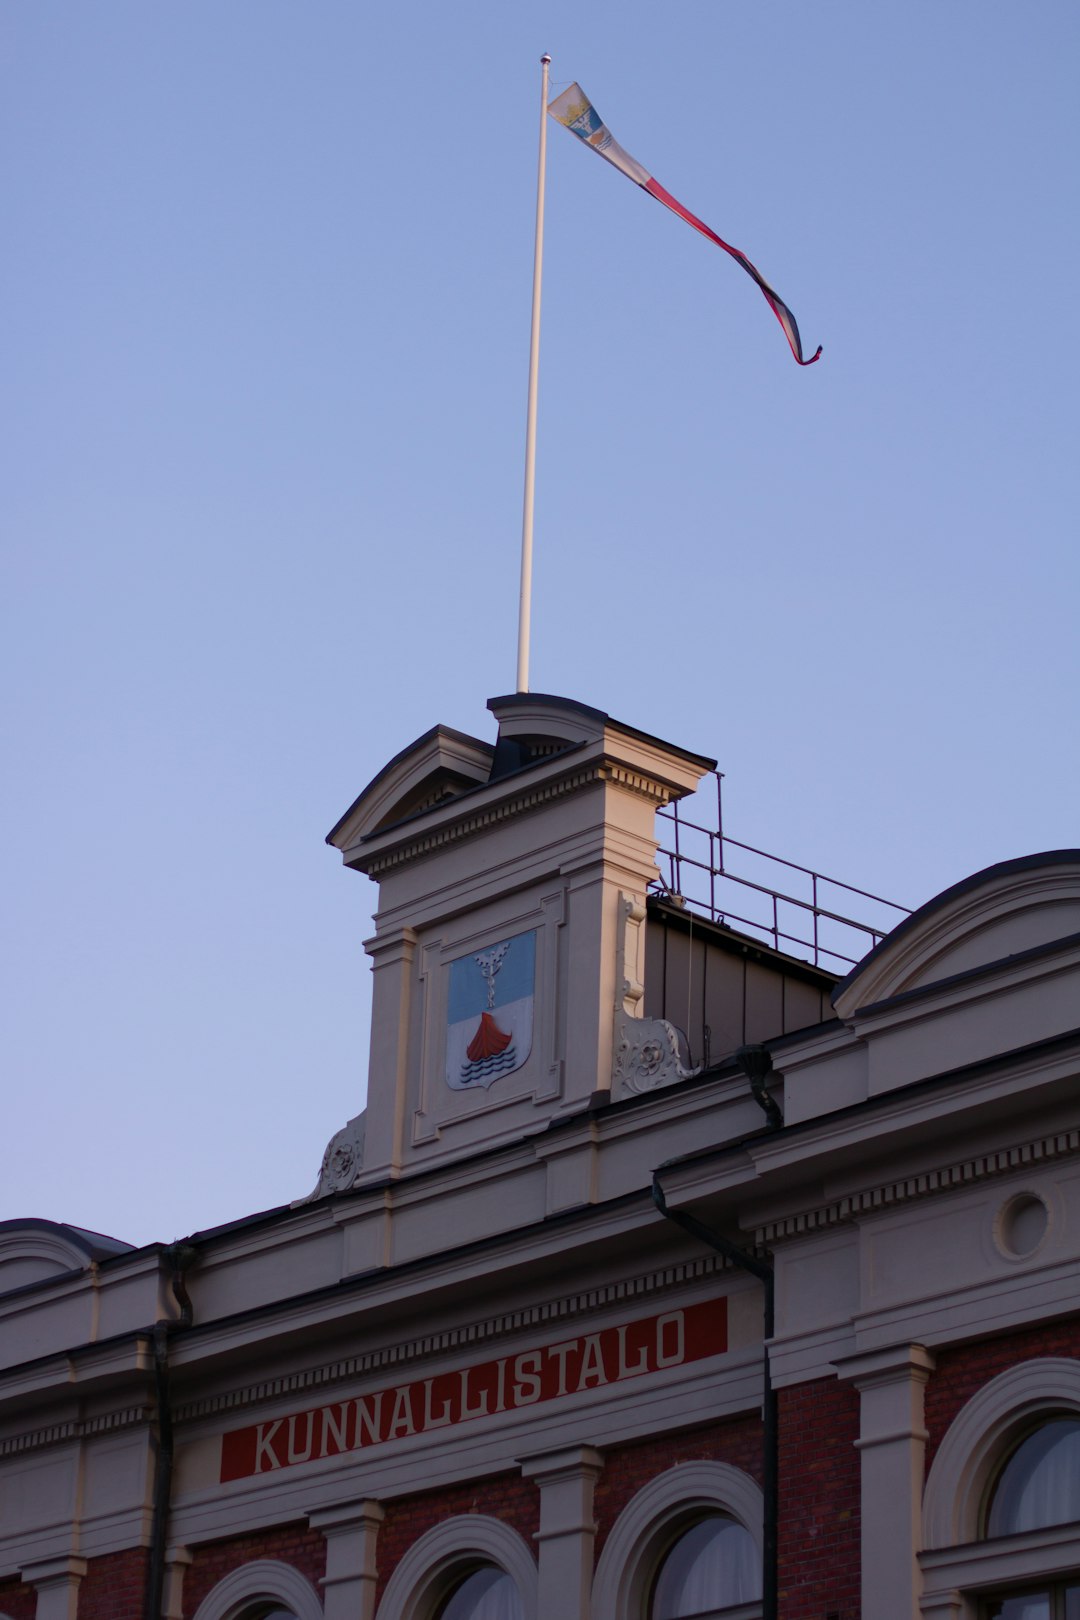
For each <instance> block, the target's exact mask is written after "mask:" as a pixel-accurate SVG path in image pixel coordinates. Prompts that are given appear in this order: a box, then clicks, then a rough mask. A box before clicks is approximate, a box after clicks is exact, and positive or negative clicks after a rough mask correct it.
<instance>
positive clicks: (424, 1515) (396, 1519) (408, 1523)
mask: <svg viewBox="0 0 1080 1620" xmlns="http://www.w3.org/2000/svg"><path fill="white" fill-rule="evenodd" d="M463 1513H484V1514H486V1515H487V1516H488V1517H489V1518H492V1519H498V1520H499V1521H500V1522H501V1523H502V1524H508V1525H509V1526H510V1527H511V1529H513V1530H516V1531H517V1532H518V1534H519V1535H520V1536H522V1537H523V1538H524V1540H525V1542H526V1543H527V1545H528V1546H529V1548H530V1549H532V1550H533V1551H535V1542H534V1540H533V1537H534V1536H535V1535H536V1532H537V1530H539V1528H540V1492H539V1489H538V1487H537V1486H536V1485H534V1484H533V1482H532V1480H528V1479H522V1478H521V1476H520V1474H497V1475H495V1476H494V1477H493V1478H491V1479H480V1480H477V1481H476V1482H475V1483H473V1484H468V1485H454V1486H452V1487H450V1488H449V1489H445V1490H439V1491H425V1492H424V1493H423V1494H422V1495H420V1496H407V1497H402V1498H401V1499H400V1500H398V1501H396V1502H388V1503H387V1504H386V1518H385V1519H384V1520H383V1523H382V1524H381V1526H380V1527H379V1540H378V1553H377V1558H376V1561H377V1563H378V1566H379V1590H378V1601H379V1602H381V1601H382V1595H383V1591H384V1589H385V1587H386V1583H387V1581H388V1580H389V1579H390V1577H391V1575H392V1574H393V1573H394V1570H395V1569H396V1568H397V1566H398V1563H399V1562H400V1560H401V1559H402V1558H403V1557H404V1555H405V1553H407V1552H408V1550H409V1548H410V1547H411V1546H412V1544H413V1542H414V1541H417V1540H419V1538H420V1537H421V1536H422V1535H424V1533H425V1532H426V1531H428V1530H430V1529H431V1528H432V1526H433V1525H436V1524H441V1523H442V1521H443V1520H444V1519H456V1518H457V1517H458V1516H459V1515H460V1514H463Z"/></svg>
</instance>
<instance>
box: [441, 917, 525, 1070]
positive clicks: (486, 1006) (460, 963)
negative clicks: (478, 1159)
mask: <svg viewBox="0 0 1080 1620" xmlns="http://www.w3.org/2000/svg"><path fill="white" fill-rule="evenodd" d="M535 989H536V930H535V929H532V930H530V932H529V933H527V934H514V935H512V936H511V937H510V938H509V939H501V940H499V941H497V942H496V944H494V945H491V946H489V947H488V948H487V950H484V951H479V952H476V953H475V954H473V955H470V956H461V957H459V958H458V959H457V961H456V962H451V963H450V987H449V996H448V1003H447V1015H446V1083H447V1085H448V1086H449V1087H450V1089H451V1091H472V1090H475V1089H476V1088H483V1089H484V1090H486V1089H487V1088H488V1086H491V1085H494V1083H495V1081H496V1080H501V1079H503V1078H504V1077H505V1076H506V1075H508V1074H513V1073H514V1071H515V1069H520V1068H521V1066H522V1064H523V1063H524V1062H525V1060H526V1059H527V1058H528V1056H529V1053H530V1052H531V1051H532V1034H533V1003H534V1000H535Z"/></svg>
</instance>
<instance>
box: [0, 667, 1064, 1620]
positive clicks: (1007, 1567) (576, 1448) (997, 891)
mask: <svg viewBox="0 0 1080 1620" xmlns="http://www.w3.org/2000/svg"><path fill="white" fill-rule="evenodd" d="M489 707H490V708H491V709H492V711H493V713H494V717H495V720H496V722H497V726H498V734H497V740H496V742H495V743H494V744H489V743H486V742H483V741H481V740H478V739H476V738H474V737H469V736H465V735H463V734H461V733H458V732H453V731H449V730H447V729H446V728H442V727H436V728H435V729H433V730H432V731H431V732H429V733H427V734H426V735H425V736H424V737H422V738H420V739H419V740H418V741H417V742H416V743H415V744H413V745H412V746H411V747H410V748H408V749H406V750H404V751H403V752H402V753H401V754H399V755H398V756H397V757H396V758H395V759H394V760H392V761H391V762H390V763H389V764H388V765H387V766H386V767H385V769H384V770H382V771H381V772H380V773H379V775H378V776H376V777H375V779H374V780H373V781H372V782H371V783H370V784H369V786H368V787H367V788H366V789H365V790H364V791H363V792H362V793H361V794H360V796H359V798H358V799H357V800H356V802H355V803H354V804H353V805H352V807H351V808H350V809H349V810H348V812H347V813H346V814H345V815H344V816H343V817H342V818H341V820H340V821H339V822H338V823H337V825H336V826H335V828H334V829H333V831H332V833H331V834H330V839H329V841H330V842H331V843H332V844H333V845H334V847H335V848H336V849H338V850H339V851H340V852H341V855H342V858H343V860H344V863H345V865H346V866H348V867H350V868H352V869H354V870H356V871H358V872H360V873H365V874H367V875H368V876H369V877H371V878H373V879H374V880H375V881H376V883H377V884H378V909H377V912H376V916H375V931H374V934H373V936H372V938H371V939H370V940H369V941H368V942H367V949H368V951H369V954H370V956H371V961H372V970H373V974H374V997H373V1010H372V1032H371V1052H370V1065H369V1089H368V1102H367V1108H366V1110H365V1112H364V1113H363V1114H362V1115H358V1116H357V1117H356V1118H355V1119H353V1120H350V1121H349V1122H347V1124H346V1125H344V1126H343V1128H342V1129H341V1130H339V1131H338V1132H337V1134H336V1135H335V1136H334V1137H333V1138H332V1139H331V1141H330V1143H329V1145H328V1147H327V1151H326V1155H325V1157H324V1160H323V1163H322V1167H321V1169H320V1172H319V1177H318V1183H317V1186H316V1187H315V1189H314V1191H313V1192H312V1193H310V1194H309V1195H308V1196H307V1197H304V1198H300V1199H299V1200H297V1201H296V1202H294V1203H289V1204H285V1205H283V1206H282V1207H280V1208H278V1209H274V1210H270V1211H266V1212H263V1213H261V1214H258V1215H255V1216H252V1217H250V1218H248V1219H246V1220H242V1221H239V1222H236V1223H233V1224H231V1225H228V1226H225V1227H221V1228H217V1229H214V1230H211V1231H206V1232H201V1233H196V1234H194V1235H193V1236H192V1237H191V1238H190V1239H188V1240H187V1241H186V1242H184V1243H182V1244H174V1245H171V1246H168V1247H166V1246H163V1245H150V1246H148V1247H146V1248H141V1249H132V1248H130V1247H128V1246H126V1245H124V1244H122V1243H119V1242H117V1241H114V1240H110V1239H104V1238H100V1237H98V1236H97V1235H96V1234H92V1233H86V1232H81V1231H77V1230H76V1229H74V1228H70V1227H62V1226H59V1225H54V1224H53V1223H50V1222H47V1221H40V1220H38V1221H25V1222H7V1223H5V1224H3V1225H0V1320H2V1323H3V1328H2V1332H0V1617H6V1620H136V1617H138V1620H142V1617H143V1616H150V1617H155V1620H157V1617H167V1620H269V1617H270V1616H276V1617H281V1620H284V1617H294V1620H716V1617H719V1616H724V1617H725V1620H777V1617H780V1620H856V1617H858V1616H862V1617H864V1620H915V1617H918V1616H925V1617H933V1620H992V1617H998V1620H1078V1617H1080V1299H1078V1297H1077V1279H1078V1275H1080V1271H1078V1261H1080V1105H1078V1098H1077V1087H1078V1075H1080V1028H1078V1027H1077V1026H1078V1024H1080V1019H1078V1016H1077V1013H1078V1007H1080V852H1078V851H1075V850H1074V851H1054V852H1050V853H1047V854H1042V855H1034V856H1030V857H1027V858H1022V859H1019V860H1015V861H1011V862H1007V863H1005V864H1003V865H1000V866H997V867H993V868H990V869H989V870H987V871H984V872H981V873H978V874H976V875H975V876H974V877H970V878H967V879H965V880H964V881H961V882H959V883H958V884H956V885H955V887H953V888H951V889H949V890H947V891H946V892H945V893H944V894H942V895H939V896H938V897H937V898H936V899H934V900H932V901H931V902H930V903H929V904H927V905H925V906H923V907H922V908H921V909H920V910H919V911H917V912H915V913H914V914H913V915H911V916H910V917H906V918H904V919H903V920H902V921H900V922H899V924H898V925H897V926H896V927H894V928H892V930H891V931H890V932H888V933H886V934H885V936H884V937H883V938H881V939H880V940H879V941H878V943H877V944H876V945H874V947H873V949H871V950H870V951H869V953H868V954H866V955H864V956H863V957H862V959H861V960H860V961H859V962H858V963H857V965H856V966H855V967H854V968H853V969H852V970H851V971H850V972H849V973H848V974H847V975H846V976H845V977H843V978H840V977H838V976H837V975H836V974H835V973H832V972H830V971H827V970H826V969H825V968H824V967H822V966H821V965H820V963H819V962H816V961H813V960H810V961H808V960H805V959H803V958H801V957H800V956H799V955H798V954H797V952H796V951H792V950H786V949H783V948H782V946H783V945H784V943H785V941H784V939H783V937H782V935H781V933H780V932H779V931H778V930H774V932H773V934H772V936H771V937H763V935H762V934H761V932H760V931H757V932H755V931H753V930H750V929H748V928H745V927H739V926H734V925H733V924H732V921H731V919H730V917H728V918H726V919H725V918H724V917H723V916H722V915H720V914H719V913H718V912H717V910H716V907H715V906H714V907H713V908H712V911H711V913H710V915H708V916H704V915H699V914H695V912H694V910H693V908H692V907H688V906H687V905H686V904H685V902H684V898H683V897H682V896H681V895H680V894H678V893H673V892H671V887H672V886H671V885H669V887H668V889H666V890H664V891H662V892H658V887H657V881H656V880H657V865H656V850H657V831H656V816H657V812H658V810H661V809H663V808H664V807H665V806H668V805H670V804H673V803H675V802H677V801H679V800H680V799H682V798H684V797H685V796H686V795H688V794H690V793H692V792H693V791H694V790H695V789H696V788H697V787H698V785H699V783H700V781H701V780H702V778H703V776H705V774H706V773H707V772H708V771H709V770H710V769H711V767H712V764H713V762H712V761H711V760H708V759H705V758H704V757H702V756H700V755H697V754H693V753H690V752H688V751H686V750H685V749H682V748H678V747H675V746H673V745H671V744H668V743H665V742H663V741H661V740H659V739H657V738H654V737H650V736H647V735H645V734H643V733H641V732H639V731H637V730H635V729H634V728H633V727H630V726H626V725H623V724H621V723H619V722H616V721H614V720H612V719H611V718H610V717H609V716H607V715H606V714H603V713H600V712H599V711H597V710H595V709H591V708H588V707H587V706H585V705H582V704H577V703H573V702H569V701H567V700H560V699H555V698H546V697H542V696H538V695H522V694H518V695H517V696H514V697H509V698H504V699H498V700H493V701H492V703H491V704H490V705H489ZM706 864H707V863H706ZM817 922H818V912H817V911H815V912H814V925H815V927H816V926H817Z"/></svg>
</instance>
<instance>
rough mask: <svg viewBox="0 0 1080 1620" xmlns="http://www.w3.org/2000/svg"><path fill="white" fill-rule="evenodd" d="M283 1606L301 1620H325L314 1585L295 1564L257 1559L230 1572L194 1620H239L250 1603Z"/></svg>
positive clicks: (207, 1596) (198, 1609)
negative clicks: (294, 1566) (293, 1565)
mask: <svg viewBox="0 0 1080 1620" xmlns="http://www.w3.org/2000/svg"><path fill="white" fill-rule="evenodd" d="M260 1599H262V1600H263V1601H265V1602H267V1603H280V1604H281V1605H282V1607H283V1608H289V1609H291V1610H292V1611H293V1613H294V1614H295V1615H296V1616H297V1620H323V1606H322V1604H321V1603H320V1602H319V1595H318V1593H317V1592H316V1591H315V1588H314V1587H313V1586H312V1584H311V1582H310V1581H308V1580H306V1579H305V1577H304V1576H303V1575H301V1573H300V1571H299V1570H298V1569H294V1568H293V1567H292V1565H291V1564H280V1563H278V1562H277V1560H276V1559H273V1558H257V1559H255V1560H254V1562H252V1563H250V1564H241V1566H240V1568H239V1569H234V1570H231V1571H230V1572H229V1574H228V1575H226V1576H225V1577H224V1578H223V1579H222V1580H220V1581H219V1582H218V1584H217V1585H216V1586H215V1587H214V1589H213V1591H212V1592H208V1593H207V1594H206V1596H205V1597H204V1598H203V1600H202V1602H201V1603H200V1604H199V1607H198V1608H197V1609H196V1611H195V1614H194V1616H193V1620H237V1617H238V1616H239V1615H240V1614H241V1612H242V1611H243V1609H245V1608H246V1607H247V1606H248V1604H249V1603H257V1602H258V1601H259V1600H260Z"/></svg>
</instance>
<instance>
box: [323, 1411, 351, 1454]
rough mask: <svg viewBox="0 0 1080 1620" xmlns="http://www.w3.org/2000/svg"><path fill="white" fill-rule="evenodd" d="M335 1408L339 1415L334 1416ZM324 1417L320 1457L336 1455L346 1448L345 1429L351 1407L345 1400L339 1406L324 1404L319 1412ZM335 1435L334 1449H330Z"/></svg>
mask: <svg viewBox="0 0 1080 1620" xmlns="http://www.w3.org/2000/svg"><path fill="white" fill-rule="evenodd" d="M335 1410H336V1411H337V1417H335V1416H334V1412H335ZM319 1416H320V1417H321V1418H322V1440H321V1442H320V1445H319V1456H320V1457H331V1456H336V1455H337V1453H338V1452H339V1451H344V1450H345V1430H346V1427H347V1426H348V1417H349V1408H348V1404H347V1403H346V1402H345V1401H342V1402H341V1404H340V1405H339V1406H338V1407H336V1408H335V1407H333V1406H324V1407H323V1408H322V1411H321V1412H320V1413H319ZM331 1436H332V1437H333V1441H334V1449H333V1451H331V1449H330V1439H331Z"/></svg>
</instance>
